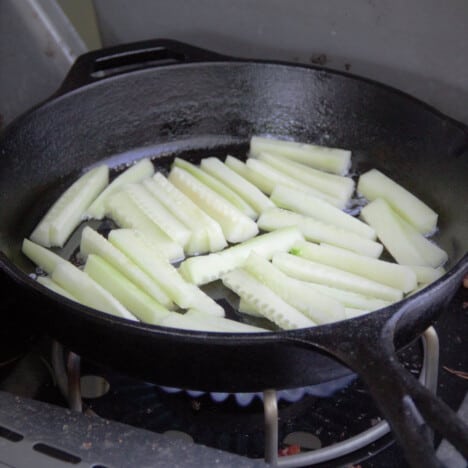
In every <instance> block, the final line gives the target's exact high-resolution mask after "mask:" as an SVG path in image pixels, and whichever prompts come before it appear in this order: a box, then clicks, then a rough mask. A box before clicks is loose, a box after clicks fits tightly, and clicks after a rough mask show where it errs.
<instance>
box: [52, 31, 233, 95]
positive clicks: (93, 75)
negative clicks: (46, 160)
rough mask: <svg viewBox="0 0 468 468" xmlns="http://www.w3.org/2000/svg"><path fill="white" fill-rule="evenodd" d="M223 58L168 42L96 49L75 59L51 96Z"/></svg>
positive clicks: (205, 51)
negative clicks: (141, 72)
mask: <svg viewBox="0 0 468 468" xmlns="http://www.w3.org/2000/svg"><path fill="white" fill-rule="evenodd" d="M225 58H226V57H225V56H223V55H220V54H217V53H216V52H211V51H208V50H205V49H200V48H198V47H194V46H191V45H188V44H185V43H183V42H179V41H174V40H171V39H154V40H149V41H141V42H134V43H131V44H123V45H118V46H114V47H108V48H105V49H99V50H96V51H92V52H88V53H87V54H83V55H81V56H80V57H78V59H77V60H76V62H75V63H74V64H73V65H72V67H71V69H70V71H69V72H68V74H67V76H66V77H65V80H64V81H63V83H62V85H61V86H60V88H59V89H58V91H57V92H56V93H55V94H54V97H56V96H60V95H62V94H65V93H67V92H69V91H73V90H74V89H77V88H80V87H82V86H85V85H88V84H91V83H94V82H97V81H100V80H103V79H106V78H109V77H112V76H116V75H119V74H122V73H127V72H130V71H134V70H142V69H145V68H152V67H160V66H164V65H171V64H174V63H186V62H201V61H215V60H223V59H225Z"/></svg>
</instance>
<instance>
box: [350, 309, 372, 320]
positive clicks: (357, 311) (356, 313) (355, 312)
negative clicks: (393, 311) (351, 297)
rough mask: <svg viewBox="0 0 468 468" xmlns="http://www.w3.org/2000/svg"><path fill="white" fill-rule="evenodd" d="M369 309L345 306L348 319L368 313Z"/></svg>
mask: <svg viewBox="0 0 468 468" xmlns="http://www.w3.org/2000/svg"><path fill="white" fill-rule="evenodd" d="M369 312H370V311H369V310H362V309H353V308H351V307H346V308H345V315H346V318H347V319H350V318H354V317H359V316H360V315H365V314H368V313H369Z"/></svg>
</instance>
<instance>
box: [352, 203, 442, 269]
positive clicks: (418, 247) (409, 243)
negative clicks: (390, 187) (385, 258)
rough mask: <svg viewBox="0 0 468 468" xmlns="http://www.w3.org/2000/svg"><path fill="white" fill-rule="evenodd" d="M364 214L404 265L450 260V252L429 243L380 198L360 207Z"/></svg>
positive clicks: (432, 264) (380, 237)
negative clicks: (448, 253) (448, 254)
mask: <svg viewBox="0 0 468 468" xmlns="http://www.w3.org/2000/svg"><path fill="white" fill-rule="evenodd" d="M361 217H362V218H363V219H364V221H366V222H367V223H369V224H370V225H371V226H372V227H373V228H374V229H375V232H376V233H377V236H378V238H379V239H380V240H381V241H382V243H383V244H384V245H385V247H386V249H387V250H388V251H389V252H390V254H391V255H392V257H393V258H394V259H395V260H396V261H397V262H398V263H400V264H401V265H416V266H430V267H433V268H435V267H438V266H440V265H441V264H443V263H445V262H446V261H447V258H448V256H447V253H446V252H445V251H443V250H442V249H441V248H439V247H438V246H436V245H435V244H433V243H432V242H430V241H429V240H428V239H426V238H425V237H424V236H423V235H422V234H420V233H419V232H418V231H417V230H416V229H415V228H414V227H412V226H411V225H409V224H408V223H406V222H405V221H404V220H403V218H401V217H400V216H398V214H397V213H396V212H395V211H393V210H392V208H391V207H390V206H389V205H388V203H387V202H386V201H385V200H383V199H381V198H377V199H376V200H374V201H372V202H371V203H369V204H368V205H367V206H365V207H364V208H363V209H362V210H361Z"/></svg>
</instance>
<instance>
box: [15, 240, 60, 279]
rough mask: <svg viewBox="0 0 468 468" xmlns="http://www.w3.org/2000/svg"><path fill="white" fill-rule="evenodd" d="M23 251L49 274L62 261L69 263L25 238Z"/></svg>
mask: <svg viewBox="0 0 468 468" xmlns="http://www.w3.org/2000/svg"><path fill="white" fill-rule="evenodd" d="M21 251H22V252H23V253H24V255H26V257H28V258H29V260H31V261H32V262H33V263H35V264H36V265H37V266H38V267H40V268H41V269H42V270H43V271H45V272H46V273H48V274H49V275H51V274H52V273H53V271H54V270H55V268H56V267H57V265H59V264H60V263H67V260H65V259H64V258H62V257H60V256H59V255H57V254H56V253H54V252H52V251H51V250H49V249H46V248H45V247H42V246H41V245H39V244H36V243H35V242H32V241H30V240H29V239H24V240H23V245H22V248H21Z"/></svg>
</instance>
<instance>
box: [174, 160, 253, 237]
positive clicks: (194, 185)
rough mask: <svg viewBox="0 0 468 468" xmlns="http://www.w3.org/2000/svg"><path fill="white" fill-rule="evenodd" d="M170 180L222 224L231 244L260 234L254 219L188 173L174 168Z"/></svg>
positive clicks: (225, 235)
mask: <svg viewBox="0 0 468 468" xmlns="http://www.w3.org/2000/svg"><path fill="white" fill-rule="evenodd" d="M169 180H170V182H172V183H173V184H174V185H175V186H176V187H177V188H178V189H179V190H181V191H182V192H183V193H185V195H187V196H188V197H190V198H191V200H192V201H193V202H194V203H195V204H197V205H198V206H199V207H200V208H201V209H202V210H203V211H204V212H205V213H207V214H208V215H209V216H211V217H212V218H213V219H214V220H216V221H217V222H218V223H219V224H220V226H221V229H222V230H223V234H224V237H225V238H226V240H228V241H229V242H233V243H237V242H243V241H245V240H247V239H250V238H251V237H254V236H255V235H256V234H258V228H257V225H256V224H255V222H254V221H253V220H252V219H250V218H249V217H248V216H245V215H244V214H243V213H242V212H241V211H239V210H238V209H237V208H234V207H233V206H232V205H231V204H230V203H229V202H227V201H226V200H225V199H224V198H223V197H221V196H219V195H218V194H217V193H216V192H214V191H213V190H211V189H210V188H209V187H207V186H206V185H204V184H203V183H202V182H200V181H199V180H197V179H196V178H195V177H193V176H192V175H191V174H190V173H188V172H187V171H185V170H183V169H180V168H178V167H173V168H172V170H171V172H170V174H169Z"/></svg>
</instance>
